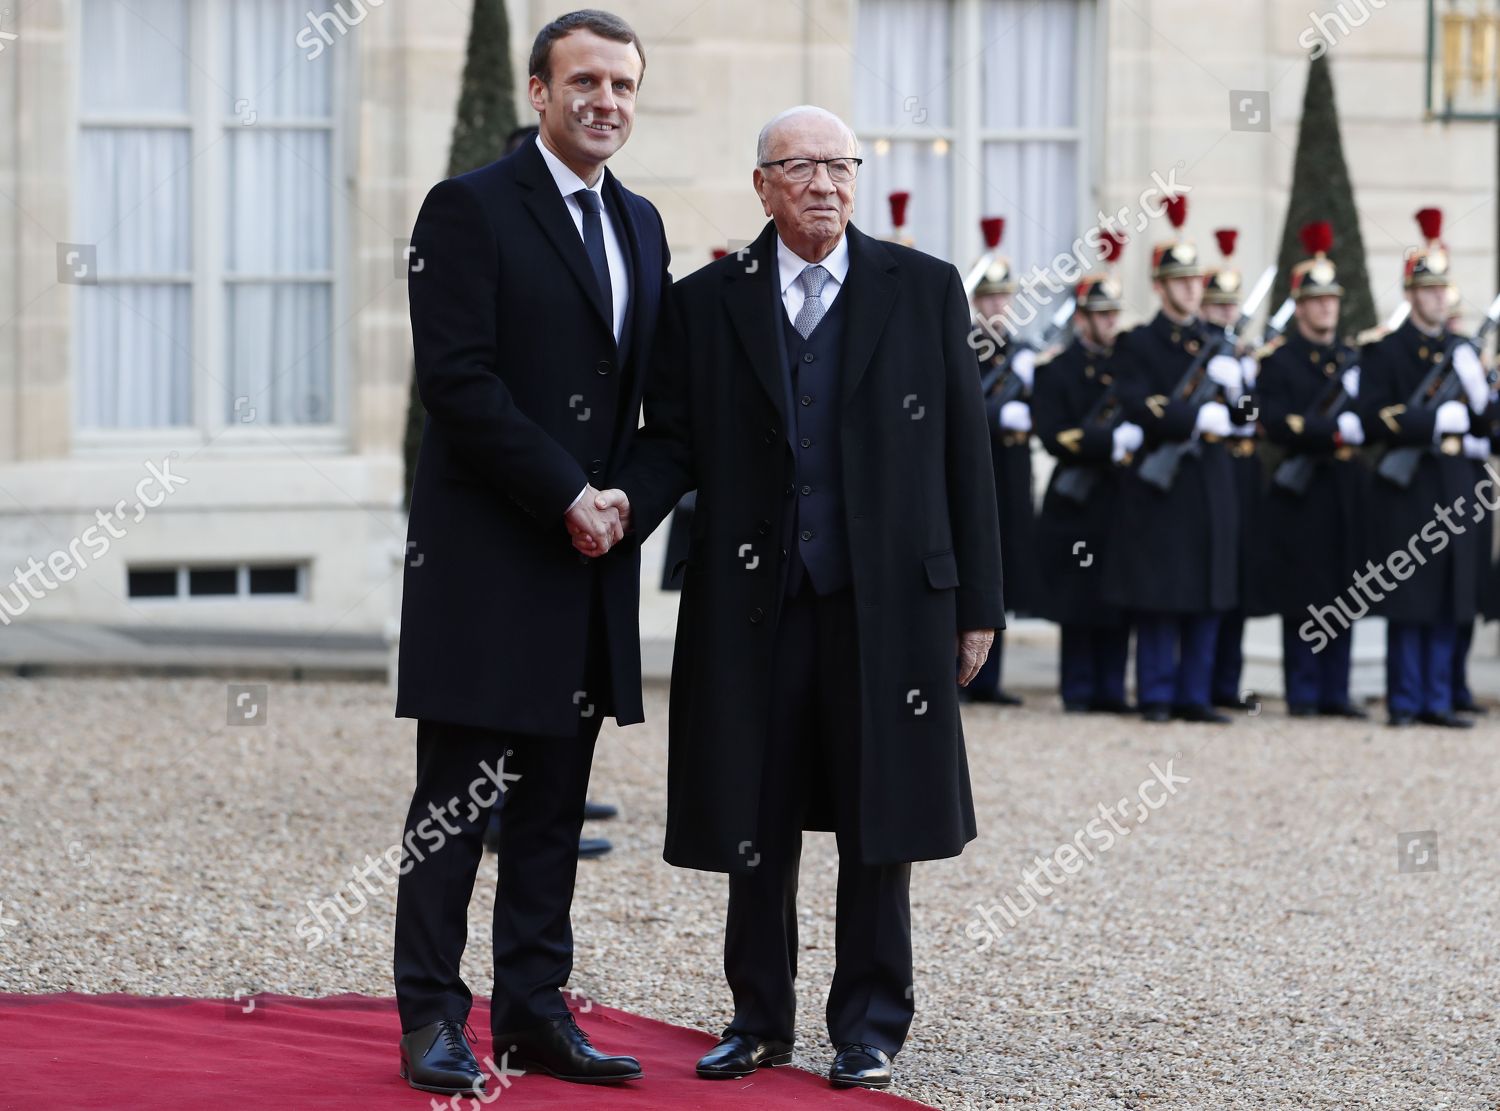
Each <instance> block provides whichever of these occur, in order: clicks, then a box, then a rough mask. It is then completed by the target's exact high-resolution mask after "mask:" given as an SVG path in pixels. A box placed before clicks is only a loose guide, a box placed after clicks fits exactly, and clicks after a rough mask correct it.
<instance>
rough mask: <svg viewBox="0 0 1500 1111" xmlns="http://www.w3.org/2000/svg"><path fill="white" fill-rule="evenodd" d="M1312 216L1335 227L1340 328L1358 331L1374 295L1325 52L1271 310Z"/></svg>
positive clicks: (1305, 121)
mask: <svg viewBox="0 0 1500 1111" xmlns="http://www.w3.org/2000/svg"><path fill="white" fill-rule="evenodd" d="M1314 220H1327V221H1328V222H1329V223H1331V224H1332V225H1333V250H1332V251H1330V252H1329V257H1330V258H1331V259H1333V261H1334V264H1335V265H1336V266H1337V267H1338V269H1339V284H1340V285H1342V286H1343V287H1344V308H1343V312H1342V314H1341V316H1340V320H1339V331H1340V332H1342V333H1343V334H1344V335H1354V334H1355V333H1357V332H1361V331H1363V330H1364V329H1366V328H1368V327H1370V326H1371V325H1373V324H1374V323H1375V299H1374V298H1373V297H1371V296H1370V276H1369V273H1368V271H1367V270H1366V269H1365V244H1364V239H1363V238H1362V237H1361V236H1360V233H1359V213H1358V211H1357V210H1356V209H1355V207H1354V187H1353V185H1351V184H1350V182H1349V167H1348V166H1347V165H1345V163H1344V144H1343V141H1342V140H1341V139H1340V138H1339V114H1338V107H1337V105H1336V104H1335V103H1334V99H1333V78H1332V75H1331V74H1330V72H1329V69H1328V57H1327V55H1324V56H1322V57H1316V58H1313V60H1312V65H1311V67H1310V68H1309V69H1308V71H1307V93H1306V95H1305V96H1304V97H1303V100H1302V126H1301V130H1300V132H1299V133H1298V136H1297V157H1296V161H1295V163H1294V164H1293V168H1292V193H1291V197H1290V198H1289V199H1288V201H1287V208H1286V226H1285V227H1284V228H1282V231H1281V252H1280V254H1279V256H1278V258H1277V271H1276V287H1275V290H1274V292H1273V293H1272V298H1271V309H1272V311H1273V312H1274V311H1275V308H1276V306H1277V305H1280V304H1281V303H1282V301H1284V300H1285V299H1286V295H1287V292H1288V290H1289V289H1290V287H1291V277H1292V267H1293V266H1295V265H1296V264H1297V263H1298V262H1300V261H1302V259H1303V258H1305V257H1306V254H1307V252H1306V251H1305V250H1303V247H1302V241H1301V239H1300V238H1299V235H1298V233H1299V231H1300V230H1301V228H1302V225H1303V224H1307V223H1311V222H1312V221H1314Z"/></svg>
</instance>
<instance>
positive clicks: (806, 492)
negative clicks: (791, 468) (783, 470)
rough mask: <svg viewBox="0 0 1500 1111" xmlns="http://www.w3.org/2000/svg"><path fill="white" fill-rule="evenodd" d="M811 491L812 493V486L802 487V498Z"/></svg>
mask: <svg viewBox="0 0 1500 1111" xmlns="http://www.w3.org/2000/svg"><path fill="white" fill-rule="evenodd" d="M811 493H812V487H811V486H804V487H802V496H803V497H804V498H805V497H807V495H808V494H811Z"/></svg>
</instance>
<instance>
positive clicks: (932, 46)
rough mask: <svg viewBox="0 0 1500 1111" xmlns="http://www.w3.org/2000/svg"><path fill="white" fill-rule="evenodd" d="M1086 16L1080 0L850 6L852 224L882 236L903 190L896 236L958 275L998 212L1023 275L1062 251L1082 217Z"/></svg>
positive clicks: (864, 1) (924, 0)
mask: <svg viewBox="0 0 1500 1111" xmlns="http://www.w3.org/2000/svg"><path fill="white" fill-rule="evenodd" d="M1092 15H1093V4H1092V3H1091V2H1090V0H1048V2H1047V3H1044V4H1039V3H1036V2H1035V0H859V4H858V10H857V13H856V22H855V50H854V104H855V129H856V130H857V131H858V133H859V136H860V141H861V143H862V144H863V146H864V156H865V165H864V167H863V168H862V169H861V171H860V184H859V189H858V191H857V192H856V209H857V210H856V213H855V219H856V221H858V222H859V224H860V225H861V226H862V227H863V228H865V229H866V230H868V231H871V232H873V233H875V234H877V235H889V234H890V233H891V231H892V224H891V216H890V210H889V207H888V204H887V197H888V195H889V194H890V193H891V192H892V191H894V190H901V189H904V190H909V191H910V192H911V194H912V199H911V204H910V208H909V212H908V220H907V226H906V233H907V234H909V235H910V236H912V238H913V239H914V240H915V242H916V245H917V247H918V248H920V249H921V250H924V251H927V252H928V253H930V254H935V255H939V256H941V257H944V258H948V259H950V260H952V261H953V262H955V263H957V264H958V265H959V267H960V269H962V268H963V267H964V266H966V265H967V264H968V263H969V262H971V261H973V259H974V258H975V256H977V255H978V254H979V252H980V250H981V249H982V247H983V241H982V239H981V238H980V234H979V219H980V217H981V216H1003V217H1005V220H1006V230H1005V243H1004V249H1005V252H1006V254H1008V255H1009V256H1010V258H1011V259H1012V260H1013V261H1014V262H1015V264H1016V266H1017V267H1018V268H1019V269H1020V270H1022V272H1024V271H1026V270H1029V269H1030V267H1031V265H1032V264H1033V263H1036V264H1038V265H1045V264H1046V263H1048V262H1049V261H1051V259H1052V258H1053V257H1054V256H1055V255H1057V254H1058V253H1059V252H1062V251H1066V250H1068V249H1069V247H1070V246H1071V244H1072V242H1073V240H1074V239H1075V238H1076V237H1077V236H1078V235H1079V234H1080V232H1082V231H1083V230H1084V227H1083V224H1084V222H1085V221H1086V220H1087V218H1088V217H1087V216H1086V215H1085V213H1086V211H1087V208H1088V196H1087V191H1088V182H1087V179H1088V176H1089V171H1088V165H1087V157H1086V154H1087V151H1086V147H1085V144H1084V134H1085V129H1086V125H1087V120H1088V105H1089V89H1090V85H1089V74H1090V73H1091V70H1092V66H1091V62H1090V55H1091V51H1092V38H1091V34H1090V32H1091V30H1092V26H1091V20H1092Z"/></svg>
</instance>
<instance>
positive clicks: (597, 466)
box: [589, 459, 604, 478]
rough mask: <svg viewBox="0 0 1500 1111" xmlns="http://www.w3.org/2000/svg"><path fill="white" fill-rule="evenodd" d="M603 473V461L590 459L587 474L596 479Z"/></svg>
mask: <svg viewBox="0 0 1500 1111" xmlns="http://www.w3.org/2000/svg"><path fill="white" fill-rule="evenodd" d="M603 473H604V460H603V459H590V460H589V474H591V475H593V476H594V477H595V478H598V477H599V476H600V475H602V474H603Z"/></svg>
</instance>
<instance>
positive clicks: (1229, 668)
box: [1203, 228, 1270, 709]
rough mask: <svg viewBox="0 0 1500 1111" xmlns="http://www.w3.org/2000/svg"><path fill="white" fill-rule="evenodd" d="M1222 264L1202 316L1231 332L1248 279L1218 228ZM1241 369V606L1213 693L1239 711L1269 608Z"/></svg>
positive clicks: (1234, 441) (1250, 382)
mask: <svg viewBox="0 0 1500 1111" xmlns="http://www.w3.org/2000/svg"><path fill="white" fill-rule="evenodd" d="M1214 239H1215V240H1216V241H1217V242H1218V245H1219V253H1220V254H1221V255H1223V257H1224V259H1223V262H1222V263H1221V264H1220V265H1219V266H1216V267H1213V268H1211V269H1210V270H1209V271H1208V272H1207V273H1206V274H1205V275H1204V276H1203V320H1204V326H1205V328H1206V329H1210V330H1217V331H1218V332H1220V333H1225V332H1227V331H1228V329H1229V328H1230V326H1231V325H1233V324H1234V322H1235V321H1236V320H1238V319H1239V316H1240V301H1241V299H1242V298H1243V297H1244V292H1245V282H1244V278H1243V276H1242V275H1241V274H1240V271H1239V270H1238V269H1237V268H1236V267H1235V266H1234V264H1233V259H1234V248H1235V244H1236V242H1237V241H1238V239H1239V232H1238V231H1237V230H1236V229H1234V228H1220V229H1218V230H1217V231H1215V232H1214ZM1240 370H1241V373H1242V374H1243V375H1244V378H1245V393H1244V394H1243V395H1241V397H1240V399H1239V408H1240V409H1241V411H1243V412H1244V414H1245V420H1244V423H1242V424H1240V423H1237V424H1235V425H1234V427H1233V428H1232V429H1230V438H1229V439H1228V440H1227V441H1226V442H1225V447H1226V449H1227V450H1228V452H1229V459H1230V468H1231V470H1232V472H1233V474H1234V486H1235V492H1236V494H1237V495H1238V496H1239V507H1240V584H1239V589H1240V604H1239V606H1238V607H1237V608H1235V609H1233V610H1231V611H1230V612H1228V613H1226V614H1224V616H1223V618H1222V619H1221V620H1220V621H1219V634H1218V638H1217V640H1216V641H1215V643H1214V671H1213V680H1212V684H1211V687H1210V692H1211V695H1212V699H1213V704H1214V705H1215V706H1227V707H1234V708H1236V709H1241V708H1243V707H1244V705H1245V699H1244V697H1243V696H1242V695H1241V686H1240V676H1241V675H1242V673H1243V672H1244V669H1245V650H1244V641H1245V618H1246V617H1260V616H1262V615H1264V614H1266V613H1269V612H1270V609H1269V608H1268V607H1267V606H1266V605H1265V603H1264V601H1263V600H1262V599H1261V598H1260V597H1259V590H1258V582H1259V578H1260V576H1259V575H1258V574H1257V569H1258V567H1259V565H1260V564H1261V563H1262V562H1263V561H1264V553H1263V552H1262V550H1261V549H1262V547H1263V544H1262V540H1263V532H1262V530H1261V527H1260V518H1261V515H1262V513H1263V511H1264V505H1265V497H1264V490H1265V484H1264V480H1263V475H1262V471H1261V463H1260V458H1259V457H1258V455H1257V454H1256V446H1257V443H1258V441H1257V439H1256V423H1255V420H1254V417H1253V413H1254V401H1253V398H1252V397H1251V391H1252V390H1253V389H1254V386H1255V371H1256V365H1255V360H1254V359H1253V358H1251V357H1250V356H1248V355H1245V356H1242V357H1241V359H1240Z"/></svg>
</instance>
